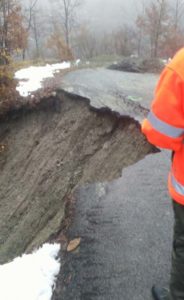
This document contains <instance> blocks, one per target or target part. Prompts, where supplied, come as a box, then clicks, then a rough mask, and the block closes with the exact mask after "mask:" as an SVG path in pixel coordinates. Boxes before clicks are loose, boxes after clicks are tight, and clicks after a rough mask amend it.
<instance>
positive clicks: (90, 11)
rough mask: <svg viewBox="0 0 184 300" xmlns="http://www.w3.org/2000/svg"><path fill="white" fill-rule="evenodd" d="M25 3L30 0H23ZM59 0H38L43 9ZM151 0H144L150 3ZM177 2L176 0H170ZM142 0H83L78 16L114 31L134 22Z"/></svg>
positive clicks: (49, 7) (101, 27) (91, 24)
mask: <svg viewBox="0 0 184 300" xmlns="http://www.w3.org/2000/svg"><path fill="white" fill-rule="evenodd" d="M21 1H22V2H23V3H24V4H25V3H26V2H29V0H21ZM56 1H59V0H38V6H39V5H40V6H41V7H42V9H43V10H46V9H48V10H51V9H52V7H53V3H54V2H56ZM150 1H151V0H144V2H145V3H149V2H150ZM168 1H170V2H173V3H174V2H175V0H168ZM141 2H142V1H140V0H83V5H82V6H81V7H80V8H79V13H78V16H79V18H80V21H81V22H85V23H88V24H89V26H90V28H92V29H94V30H100V31H112V30H113V29H116V28H118V27H120V26H123V25H124V24H130V25H131V24H133V23H134V22H135V19H136V16H137V14H139V13H140V12H141Z"/></svg>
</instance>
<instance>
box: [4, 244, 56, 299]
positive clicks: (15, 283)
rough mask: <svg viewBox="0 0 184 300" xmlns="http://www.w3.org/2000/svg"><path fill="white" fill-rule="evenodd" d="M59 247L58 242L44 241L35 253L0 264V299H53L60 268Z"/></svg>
mask: <svg viewBox="0 0 184 300" xmlns="http://www.w3.org/2000/svg"><path fill="white" fill-rule="evenodd" d="M59 250H60V245H59V244H44V245H43V247H42V248H40V249H38V250H37V251H36V252H34V253H33V254H27V255H26V254H24V255H23V256H22V257H18V258H16V259H14V260H13V261H12V262H10V263H7V264H5V265H0V299H1V300H14V299H15V300H50V299H51V297H52V292H53V287H54V284H55V280H56V276H57V275H58V273H59V270H60V263H59V261H58V260H57V256H58V253H59Z"/></svg>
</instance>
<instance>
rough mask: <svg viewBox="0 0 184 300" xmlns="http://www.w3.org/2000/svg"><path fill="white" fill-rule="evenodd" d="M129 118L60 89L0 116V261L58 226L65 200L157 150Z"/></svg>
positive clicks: (34, 243) (42, 239)
mask: <svg viewBox="0 0 184 300" xmlns="http://www.w3.org/2000/svg"><path fill="white" fill-rule="evenodd" d="M155 151H156V149H155V148H153V147H152V146H151V145H150V144H149V143H147V141H146V140H145V138H144V137H143V135H142V134H141V132H140V125H139V123H138V122H137V121H135V120H134V119H133V118H131V117H127V116H125V117H123V116H119V115H118V114H116V113H114V112H111V111H110V110H109V109H101V110H97V109H94V108H92V107H91V106H90V104H89V102H88V101H87V99H82V98H78V97H76V96H72V95H69V94H66V93H64V92H63V91H58V92H57V94H56V95H55V97H53V98H50V99H43V100H42V101H41V102H40V104H39V105H38V106H37V107H36V108H35V109H25V108H24V109H21V108H19V109H18V110H17V111H16V112H15V111H13V112H9V113H8V114H7V116H6V118H4V119H2V120H1V121H0V169H1V176H0V263H4V262H6V261H8V260H10V259H12V258H14V257H15V256H17V255H20V254H21V253H23V252H25V251H30V250H32V249H33V248H34V247H35V246H38V245H40V244H42V243H43V242H45V241H46V240H48V239H49V237H50V236H51V235H53V234H54V233H55V232H57V231H59V229H60V228H61V224H62V221H63V220H64V218H65V206H66V203H67V199H68V198H69V197H70V195H71V194H72V192H73V191H74V189H75V188H76V187H77V186H79V185H83V184H85V183H89V182H96V181H109V180H112V179H114V178H117V177H118V176H120V175H121V172H122V169H123V168H124V167H127V166H128V165H130V164H133V163H135V162H137V161H138V160H140V159H142V158H143V157H144V156H145V155H147V154H148V153H151V152H155Z"/></svg>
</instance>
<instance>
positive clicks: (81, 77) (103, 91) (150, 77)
mask: <svg viewBox="0 0 184 300" xmlns="http://www.w3.org/2000/svg"><path fill="white" fill-rule="evenodd" d="M157 80H158V75H155V74H136V73H128V72H120V71H114V70H107V69H103V68H98V69H84V70H77V71H74V72H70V73H67V74H66V75H65V76H64V78H62V88H64V89H65V90H66V91H68V92H71V93H74V94H77V95H80V96H84V97H86V98H89V99H90V100H91V103H92V105H94V106H96V107H102V106H104V105H105V106H108V107H110V108H111V109H112V110H116V111H119V112H121V111H122V110H123V109H124V106H123V101H122V98H123V97H126V98H128V99H130V100H133V101H135V102H136V101H140V102H141V104H142V105H143V106H144V107H149V104H150V101H151V100H152V98H153V93H154V88H155V85H156V82H157Z"/></svg>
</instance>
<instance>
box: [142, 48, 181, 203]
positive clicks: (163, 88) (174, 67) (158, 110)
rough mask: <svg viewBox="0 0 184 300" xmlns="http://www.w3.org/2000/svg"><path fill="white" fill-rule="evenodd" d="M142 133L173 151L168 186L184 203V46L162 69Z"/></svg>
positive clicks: (174, 197) (179, 200)
mask: <svg viewBox="0 0 184 300" xmlns="http://www.w3.org/2000/svg"><path fill="white" fill-rule="evenodd" d="M142 132H143V133H144V134H145V135H146V137H147V139H148V140H149V142H150V143H152V144H154V145H156V146H158V147H161V148H166V149H170V150H172V151H174V152H175V154H174V157H173V161H172V166H171V171H170V173H169V179H168V187H169V192H170V195H171V197H172V198H173V199H174V200H175V201H176V202H178V203H180V204H182V205H184V48H183V49H181V50H180V51H179V52H178V53H177V54H176V55H175V57H174V58H173V60H172V61H171V62H170V63H169V64H168V65H167V66H166V67H165V69H164V70H163V72H162V74H161V77H160V80H159V82H158V85H157V88H156V91H155V98H154V100H153V102H152V105H151V110H150V113H149V114H148V117H147V118H146V119H145V120H144V121H143V123H142Z"/></svg>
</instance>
